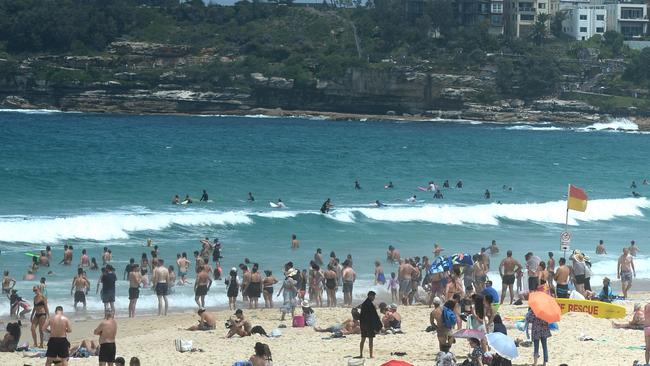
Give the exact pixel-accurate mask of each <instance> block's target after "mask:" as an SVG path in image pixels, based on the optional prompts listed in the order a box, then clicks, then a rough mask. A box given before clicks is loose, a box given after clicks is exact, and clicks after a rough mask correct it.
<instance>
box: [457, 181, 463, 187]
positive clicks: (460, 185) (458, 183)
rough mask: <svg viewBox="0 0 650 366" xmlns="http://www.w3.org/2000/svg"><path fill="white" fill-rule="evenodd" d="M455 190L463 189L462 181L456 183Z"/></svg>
mask: <svg viewBox="0 0 650 366" xmlns="http://www.w3.org/2000/svg"><path fill="white" fill-rule="evenodd" d="M456 188H463V181H462V180H459V181H458V182H456Z"/></svg>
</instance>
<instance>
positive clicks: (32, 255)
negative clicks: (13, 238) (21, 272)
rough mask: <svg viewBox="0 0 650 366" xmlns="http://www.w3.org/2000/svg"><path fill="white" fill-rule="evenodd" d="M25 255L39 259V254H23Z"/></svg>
mask: <svg viewBox="0 0 650 366" xmlns="http://www.w3.org/2000/svg"><path fill="white" fill-rule="evenodd" d="M25 255H26V256H28V257H36V258H40V257H41V256H40V255H39V254H34V253H25Z"/></svg>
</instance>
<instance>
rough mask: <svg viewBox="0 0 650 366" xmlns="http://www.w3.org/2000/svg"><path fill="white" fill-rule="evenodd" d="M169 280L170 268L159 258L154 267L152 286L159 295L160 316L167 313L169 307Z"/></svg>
mask: <svg viewBox="0 0 650 366" xmlns="http://www.w3.org/2000/svg"><path fill="white" fill-rule="evenodd" d="M168 282H169V270H167V267H165V265H164V262H163V260H162V259H159V260H158V266H157V267H156V269H154V271H153V278H152V279H151V283H152V286H151V288H152V289H153V290H154V291H155V292H156V296H157V297H158V316H160V315H167V309H168V307H169V303H168V302H167V291H168V289H169V283H168ZM163 304H164V307H163ZM163 310H164V311H163Z"/></svg>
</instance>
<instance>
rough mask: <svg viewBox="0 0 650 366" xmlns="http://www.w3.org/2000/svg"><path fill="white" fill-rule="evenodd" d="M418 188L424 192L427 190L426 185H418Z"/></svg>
mask: <svg viewBox="0 0 650 366" xmlns="http://www.w3.org/2000/svg"><path fill="white" fill-rule="evenodd" d="M418 189H419V190H421V191H423V192H426V191H428V190H429V188H427V187H420V186H418Z"/></svg>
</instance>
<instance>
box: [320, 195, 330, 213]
mask: <svg viewBox="0 0 650 366" xmlns="http://www.w3.org/2000/svg"><path fill="white" fill-rule="evenodd" d="M331 208H332V201H330V199H329V198H328V199H327V200H325V202H323V205H322V206H321V207H320V212H321V213H324V214H325V213H329V212H330V209H331Z"/></svg>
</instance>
